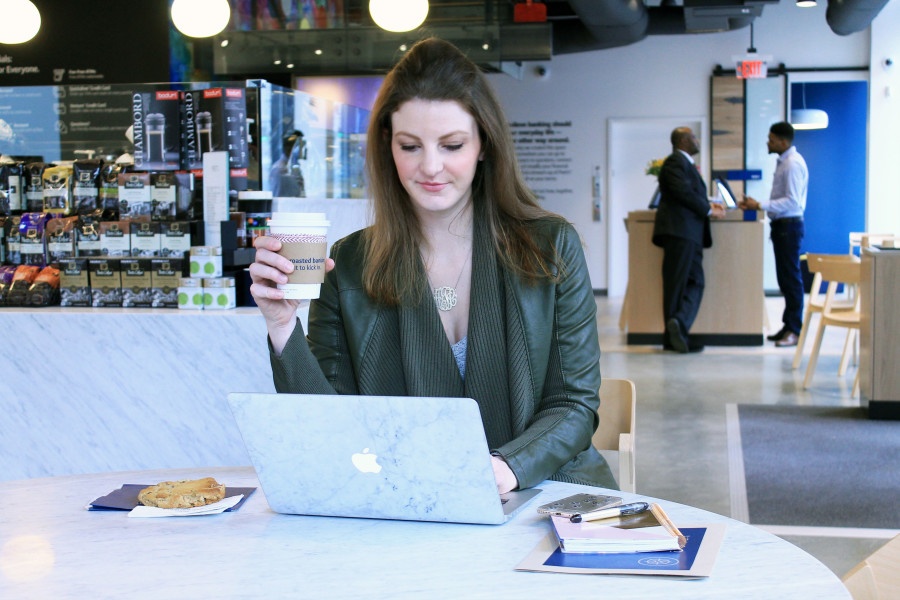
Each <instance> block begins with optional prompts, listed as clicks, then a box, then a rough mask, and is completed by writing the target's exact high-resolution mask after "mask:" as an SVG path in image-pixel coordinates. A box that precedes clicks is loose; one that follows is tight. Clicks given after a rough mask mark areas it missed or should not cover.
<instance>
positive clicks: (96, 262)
mask: <svg viewBox="0 0 900 600" xmlns="http://www.w3.org/2000/svg"><path fill="white" fill-rule="evenodd" d="M119 260H121V259H119V258H109V257H99V258H89V259H88V272H89V273H90V280H89V281H90V285H91V306H95V307H104V306H122V276H121V273H120V271H119Z"/></svg>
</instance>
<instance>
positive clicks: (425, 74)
mask: <svg viewBox="0 0 900 600" xmlns="http://www.w3.org/2000/svg"><path fill="white" fill-rule="evenodd" d="M367 169H368V176H369V182H370V183H369V196H370V198H371V199H372V203H373V209H374V215H375V218H374V223H373V225H372V226H371V227H368V228H366V229H364V230H362V231H359V232H356V233H354V234H351V235H349V236H347V237H346V238H344V239H342V240H340V241H338V242H336V243H335V244H334V246H333V247H332V250H331V258H332V259H333V261H332V260H331V259H329V261H328V264H327V265H326V269H327V270H328V273H327V275H326V278H325V283H324V284H323V286H322V291H321V296H320V298H319V299H318V300H316V301H315V302H313V303H312V305H311V307H310V313H309V336H308V338H307V337H304V334H303V331H302V327H301V326H299V322H298V320H297V318H296V309H297V302H296V301H288V300H284V299H283V295H282V292H280V291H279V290H277V289H276V288H275V285H276V283H284V282H285V281H286V275H285V273H289V272H291V269H292V266H291V264H290V262H289V261H287V260H286V259H284V258H282V257H280V256H278V255H277V254H276V252H277V250H278V249H279V248H280V243H279V242H278V241H277V240H274V239H272V238H268V237H264V238H258V239H257V240H256V244H255V245H256V248H257V254H256V262H255V263H254V264H253V265H251V267H250V274H251V278H252V280H253V284H252V285H251V288H250V289H251V293H252V294H253V297H254V299H255V300H256V302H257V304H258V305H259V307H260V309H261V311H262V313H263V315H264V317H265V319H266V326H267V329H268V332H269V341H270V352H271V361H272V371H273V374H274V378H275V387H276V389H277V390H278V391H279V392H294V393H339V394H364V395H392V396H401V395H407V396H446V397H462V396H464V397H470V398H474V399H475V400H476V401H477V402H478V404H479V407H480V409H481V415H482V419H483V421H484V427H485V434H486V437H487V440H488V445H489V447H490V448H491V449H492V452H491V454H492V464H493V466H494V475H495V477H496V479H497V487H498V489H499V490H500V492H501V493H502V492H506V491H509V490H511V489H515V488H517V487H518V488H527V487H532V486H534V485H536V484H538V483H540V482H541V481H543V480H545V479H547V478H553V479H557V480H561V481H569V482H574V483H584V484H589V485H599V486H603V487H612V488H614V487H615V480H614V479H613V477H612V474H611V473H610V471H609V468H608V466H607V465H606V463H605V462H604V460H603V458H602V457H600V455H599V454H598V453H597V452H596V450H594V448H593V447H592V446H591V435H592V433H593V431H594V429H595V427H596V423H597V413H596V410H597V407H598V405H599V399H598V397H597V390H598V388H599V386H600V369H599V362H598V361H599V358H600V348H599V343H598V339H597V328H596V321H595V313H596V304H595V302H594V298H593V292H592V289H591V284H590V280H589V277H588V273H587V267H586V264H585V260H584V253H583V251H582V248H581V244H580V240H579V238H578V235H577V234H576V232H575V230H574V229H573V228H572V227H571V225H569V224H568V223H566V222H565V221H564V220H563V219H562V218H561V217H559V216H556V215H553V214H551V213H548V212H547V211H545V210H543V209H541V208H540V207H539V206H538V204H537V202H536V200H535V198H534V196H533V195H532V193H531V192H530V191H529V190H528V189H527V188H526V186H525V184H524V182H523V180H522V176H521V174H520V172H519V168H518V165H517V163H516V158H515V151H514V148H513V144H512V138H511V136H510V133H509V129H508V126H507V123H506V120H505V118H504V115H503V112H502V109H501V108H500V105H499V103H498V102H497V99H496V98H495V96H494V94H493V92H492V90H491V88H490V86H489V84H488V82H487V79H486V78H485V77H484V75H483V74H482V73H481V71H480V70H479V69H478V67H477V66H476V65H475V64H474V63H472V62H471V61H470V60H469V59H468V58H466V57H465V56H464V55H463V54H462V53H461V52H460V51H459V50H458V49H457V48H456V47H455V46H453V45H452V44H450V43H448V42H445V41H442V40H439V39H427V40H424V41H422V42H419V43H418V44H416V45H415V46H414V47H413V48H412V49H410V51H409V52H408V53H407V54H406V56H405V57H404V58H403V59H402V60H401V61H400V62H399V63H398V64H397V65H396V66H395V67H394V69H393V70H392V71H391V72H390V73H389V74H388V76H387V77H386V78H385V81H384V84H383V86H382V88H381V90H380V92H379V95H378V98H377V99H376V101H375V106H374V107H373V111H372V117H371V121H370V127H369V134H368V146H367Z"/></svg>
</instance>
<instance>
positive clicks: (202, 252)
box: [190, 246, 222, 277]
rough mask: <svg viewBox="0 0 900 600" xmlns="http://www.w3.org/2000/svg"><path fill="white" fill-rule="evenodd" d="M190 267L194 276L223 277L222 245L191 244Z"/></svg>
mask: <svg viewBox="0 0 900 600" xmlns="http://www.w3.org/2000/svg"><path fill="white" fill-rule="evenodd" d="M190 267H191V269H190V273H191V276H192V277H221V276H222V247H221V246H191V264H190Z"/></svg>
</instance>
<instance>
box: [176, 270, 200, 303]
mask: <svg viewBox="0 0 900 600" xmlns="http://www.w3.org/2000/svg"><path fill="white" fill-rule="evenodd" d="M178 308H180V309H182V310H201V309H202V308H203V281H202V280H201V279H200V278H198V277H182V278H181V279H180V280H179V281H178Z"/></svg>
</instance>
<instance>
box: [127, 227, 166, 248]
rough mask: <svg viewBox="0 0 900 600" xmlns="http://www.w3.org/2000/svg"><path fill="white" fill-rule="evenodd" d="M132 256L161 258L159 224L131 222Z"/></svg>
mask: <svg viewBox="0 0 900 600" xmlns="http://www.w3.org/2000/svg"><path fill="white" fill-rule="evenodd" d="M130 231H131V256H159V251H160V250H159V249H160V242H161V240H160V237H161V236H160V229H159V223H156V222H153V221H146V220H141V221H132V222H131V230H130Z"/></svg>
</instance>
